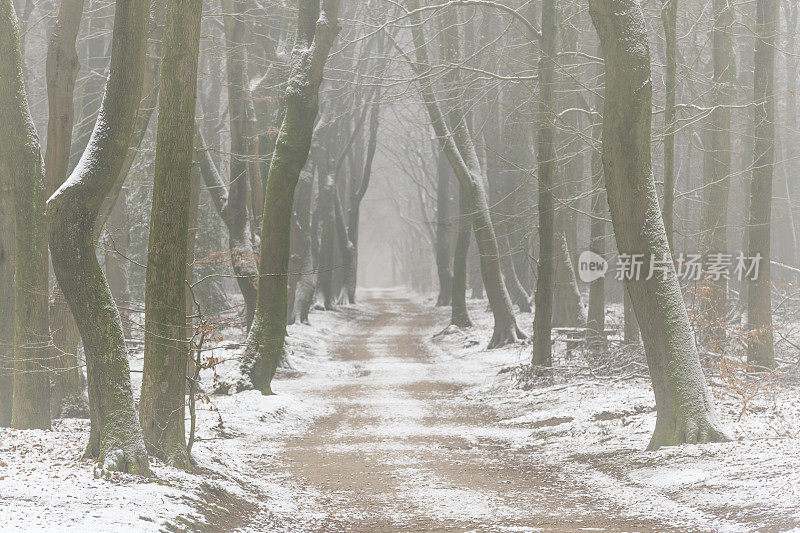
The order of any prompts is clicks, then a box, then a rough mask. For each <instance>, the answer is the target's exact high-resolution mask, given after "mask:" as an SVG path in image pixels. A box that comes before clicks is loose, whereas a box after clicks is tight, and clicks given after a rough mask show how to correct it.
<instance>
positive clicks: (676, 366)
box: [589, 0, 726, 449]
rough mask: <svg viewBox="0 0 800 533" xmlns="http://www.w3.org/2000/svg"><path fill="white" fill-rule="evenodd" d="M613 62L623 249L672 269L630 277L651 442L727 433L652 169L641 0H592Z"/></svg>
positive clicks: (611, 180)
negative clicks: (650, 407) (651, 410)
mask: <svg viewBox="0 0 800 533" xmlns="http://www.w3.org/2000/svg"><path fill="white" fill-rule="evenodd" d="M589 12H590V15H591V17H592V22H593V23H594V26H595V28H596V29H597V33H598V35H599V36H600V42H601V44H602V47H603V55H604V58H605V66H606V91H605V105H604V111H603V168H604V170H605V179H606V190H607V193H608V204H609V208H610V211H611V220H612V223H613V225H614V234H615V236H616V239H617V249H618V250H619V252H620V254H642V256H643V257H644V262H645V266H644V268H643V270H645V271H648V269H649V266H650V261H651V258H654V260H657V261H661V262H664V263H665V264H666V267H665V268H666V270H665V274H664V275H659V274H657V275H655V276H653V277H652V278H651V279H643V278H644V276H643V277H641V278H639V279H632V280H630V281H629V282H628V283H627V290H628V292H629V294H630V297H631V302H632V304H633V307H634V310H635V312H636V318H637V319H638V322H639V326H640V328H641V331H642V340H643V341H644V347H645V353H646V355H647V363H648V367H649V369H650V378H651V382H652V384H653V391H654V393H655V398H656V411H657V418H656V428H655V432H654V433H653V436H652V438H651V440H650V444H649V445H648V448H649V449H656V448H659V447H661V446H665V445H675V444H680V443H683V442H701V441H719V440H725V439H726V437H725V435H724V434H723V432H722V430H721V428H720V424H719V421H718V420H717V416H716V413H715V412H714V407H713V404H712V400H711V396H710V394H709V391H708V387H707V386H706V383H705V378H704V376H703V370H702V368H701V367H700V360H699V358H698V355H697V348H696V347H695V344H694V339H693V337H692V332H691V328H690V327H689V318H688V316H687V314H686V308H685V306H684V303H683V296H682V293H681V287H680V284H679V283H678V278H677V276H676V274H675V270H674V269H673V268H672V255H671V251H670V248H669V243H668V241H667V235H666V231H665V230H664V223H663V220H662V218H661V213H660V212H659V205H658V196H657V195H656V188H655V182H654V180H653V175H652V166H651V156H650V138H651V137H650V133H651V102H652V100H651V99H652V84H651V80H650V52H649V49H648V45H647V34H646V33H645V32H646V24H645V19H644V14H643V12H642V9H641V7H640V6H639V4H638V2H636V1H635V0H589Z"/></svg>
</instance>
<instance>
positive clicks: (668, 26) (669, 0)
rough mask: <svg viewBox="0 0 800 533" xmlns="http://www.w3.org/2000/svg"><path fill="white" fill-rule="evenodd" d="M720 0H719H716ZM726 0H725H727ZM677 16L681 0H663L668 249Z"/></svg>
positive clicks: (671, 217) (671, 221)
mask: <svg viewBox="0 0 800 533" xmlns="http://www.w3.org/2000/svg"><path fill="white" fill-rule="evenodd" d="M717 1H719V0H717ZM726 1H727V0H722V2H726ZM677 20H678V0H664V5H663V6H662V8H661V22H662V24H663V26H664V39H665V41H666V55H667V68H666V76H665V82H666V83H665V84H666V89H665V92H666V103H665V105H664V129H665V130H666V131H665V133H664V231H666V232H667V242H668V243H669V249H670V250H671V251H674V249H675V248H674V246H673V243H672V236H673V234H674V232H675V224H674V220H675V87H676V84H675V73H676V71H677V64H676V56H677V43H678V36H677Z"/></svg>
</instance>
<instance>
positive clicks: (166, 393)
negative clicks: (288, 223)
mask: <svg viewBox="0 0 800 533" xmlns="http://www.w3.org/2000/svg"><path fill="white" fill-rule="evenodd" d="M202 10H203V2H202V0H168V2H167V18H166V25H165V28H164V59H163V61H162V68H164V69H165V71H166V72H170V73H172V75H170V76H162V77H161V90H160V91H159V95H160V96H159V104H158V105H159V110H158V139H157V142H156V162H155V163H156V168H155V176H154V179H153V208H152V215H151V217H150V239H149V248H148V253H147V258H148V261H147V287H146V298H145V348H144V374H143V377H142V398H141V402H140V407H139V420H140V422H141V424H142V430H143V432H144V440H145V444H146V445H147V449H148V451H149V452H150V453H151V454H152V455H154V456H156V457H159V458H161V459H163V460H165V461H166V462H168V463H169V464H171V465H173V466H176V467H179V468H184V469H187V468H190V467H191V464H190V461H189V455H188V453H187V449H186V436H185V430H184V418H185V408H184V406H185V391H186V375H187V374H186V368H187V358H188V356H189V343H188V339H187V338H186V286H185V285H186V283H187V280H188V279H189V273H188V267H187V265H188V257H187V256H188V252H189V246H188V241H189V226H190V219H191V216H192V215H191V206H192V202H191V193H192V159H193V153H194V152H193V140H194V121H195V101H196V98H197V62H198V54H199V52H200V19H201V15H202Z"/></svg>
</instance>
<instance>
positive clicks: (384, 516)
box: [263, 291, 670, 532]
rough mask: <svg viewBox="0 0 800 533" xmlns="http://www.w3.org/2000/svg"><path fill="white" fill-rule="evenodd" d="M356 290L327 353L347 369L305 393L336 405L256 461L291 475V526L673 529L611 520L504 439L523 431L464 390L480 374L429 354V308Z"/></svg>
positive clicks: (550, 467) (568, 481) (567, 480)
mask: <svg viewBox="0 0 800 533" xmlns="http://www.w3.org/2000/svg"><path fill="white" fill-rule="evenodd" d="M361 297H362V299H361V302H360V305H359V306H358V307H353V308H343V309H342V311H343V312H345V313H351V314H352V317H351V318H352V320H353V321H354V322H355V325H354V328H353V331H352V334H351V335H347V337H346V340H345V341H342V342H340V343H339V344H338V345H337V346H336V350H335V351H334V352H333V355H334V357H336V358H339V359H341V360H343V361H348V362H350V363H351V364H352V365H353V367H354V368H353V371H352V372H349V373H348V374H347V375H345V376H336V377H332V378H331V380H330V386H325V387H323V388H319V387H317V388H316V389H309V390H307V391H305V393H307V394H310V395H315V396H317V397H318V398H320V399H323V400H324V401H326V402H329V403H330V404H331V405H332V406H333V412H332V414H330V415H329V416H326V417H323V418H320V419H318V420H317V421H316V422H315V423H314V424H312V425H311V426H310V427H309V428H308V430H307V432H304V433H303V434H301V435H296V436H293V437H291V438H286V439H278V440H279V441H280V440H282V442H277V443H276V444H279V447H278V449H277V450H276V455H275V456H274V461H270V462H271V463H272V464H270V465H269V466H267V465H263V466H264V467H267V468H269V469H275V468H278V469H280V470H281V471H282V474H283V475H285V477H286V478H287V479H289V480H291V481H292V483H293V484H294V485H296V489H295V490H296V491H297V492H298V498H299V499H300V501H301V502H302V503H301V506H302V507H303V508H304V512H302V513H300V515H299V516H297V517H296V518H293V519H291V520H290V522H289V523H288V524H286V525H288V526H289V527H290V528H291V529H292V530H293V531H354V532H384V531H386V532H388V531H470V530H478V531H535V530H544V531H580V530H603V531H606V530H610V531H654V530H657V531H669V530H670V528H669V527H668V526H665V524H654V523H649V522H647V521H643V520H636V519H634V520H626V519H616V518H614V517H613V516H614V515H617V516H619V514H618V513H613V512H609V509H612V510H613V508H614V506H613V505H611V504H609V502H607V501H606V502H603V505H599V503H600V502H598V499H599V498H600V496H599V495H597V494H593V493H592V489H591V488H590V487H586V486H582V485H581V483H580V482H579V481H578V479H576V478H571V476H570V475H569V473H568V471H567V470H566V469H564V468H563V466H562V465H560V464H552V461H551V460H548V459H547V458H545V457H543V456H541V454H538V455H537V453H536V451H535V450H532V449H527V450H526V449H519V448H516V449H515V448H513V447H511V446H508V441H509V439H510V438H513V437H514V436H515V435H516V433H515V432H520V431H526V430H523V429H520V428H509V427H504V426H502V425H500V424H499V422H500V421H501V420H502V419H504V418H508V416H509V413H502V412H498V408H496V407H492V406H490V405H487V404H486V403H482V402H481V401H480V400H479V399H478V398H471V397H470V396H469V395H468V394H466V393H465V389H467V388H468V387H470V386H472V385H474V384H476V383H481V382H485V381H486V379H487V376H486V375H485V374H478V373H477V372H475V369H474V367H473V368H472V372H470V367H469V366H465V365H463V364H459V362H458V360H457V359H449V360H448V359H445V358H444V357H439V358H438V359H437V358H436V357H435V356H434V354H432V353H431V352H432V351H433V350H431V349H430V348H428V346H427V344H426V340H427V339H429V338H430V336H431V335H432V334H433V333H434V329H432V328H434V325H435V323H436V321H435V319H434V315H433V312H432V311H431V310H430V309H426V308H425V307H424V306H422V305H420V304H416V303H414V302H412V301H410V300H408V299H406V298H404V297H402V295H401V294H400V293H399V292H392V291H371V292H367V293H366V294H363V293H362V294H361ZM528 432H529V430H528ZM273 473H275V472H274V470H273Z"/></svg>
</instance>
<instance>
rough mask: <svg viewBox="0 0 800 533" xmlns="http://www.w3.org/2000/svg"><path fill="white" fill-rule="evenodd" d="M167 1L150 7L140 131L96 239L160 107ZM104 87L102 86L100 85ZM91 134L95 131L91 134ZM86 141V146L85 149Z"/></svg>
mask: <svg viewBox="0 0 800 533" xmlns="http://www.w3.org/2000/svg"><path fill="white" fill-rule="evenodd" d="M166 3H167V0H151V4H150V13H151V17H150V25H149V28H148V32H147V35H148V37H147V60H146V62H145V71H144V82H143V84H142V100H141V102H140V103H139V110H138V112H137V113H136V128H135V129H134V130H133V137H132V138H131V141H130V143H129V145H128V153H127V154H126V155H125V161H124V163H123V164H122V168H120V171H119V173H118V174H117V177H116V181H115V182H114V187H113V188H112V189H111V192H110V193H109V194H108V196H106V198H105V199H104V200H103V205H102V207H101V208H100V214H99V215H98V216H97V221H96V222H95V225H94V234H95V238H97V239H99V238H100V235H101V234H102V232H103V228H104V227H105V225H106V222H107V221H108V218H109V217H110V216H111V213H112V211H113V210H114V209H115V207H116V206H117V204H118V203H119V202H120V199H119V196H120V193H121V191H122V186H123V184H124V183H125V179H126V178H127V177H128V173H129V172H130V169H131V166H132V165H133V161H134V160H135V159H136V156H137V155H139V148H140V147H141V144H142V141H143V140H144V137H145V135H146V134H147V130H148V128H149V126H150V119H151V118H152V117H153V113H154V112H155V110H156V106H157V105H158V89H159V83H158V80H159V77H160V75H161V44H162V41H163V34H164V10H165V9H166ZM100 87H101V88H102V84H101V85H100ZM89 132H90V133H91V129H90V131H89ZM85 144H86V143H85V142H84V146H85ZM113 261H115V262H117V263H121V262H122V261H124V259H121V258H119V257H118V256H117V257H115V258H114V259H113Z"/></svg>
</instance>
